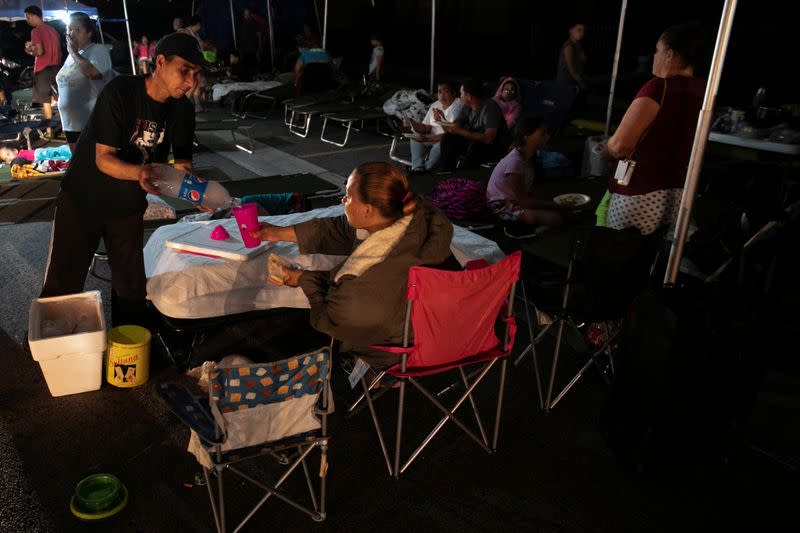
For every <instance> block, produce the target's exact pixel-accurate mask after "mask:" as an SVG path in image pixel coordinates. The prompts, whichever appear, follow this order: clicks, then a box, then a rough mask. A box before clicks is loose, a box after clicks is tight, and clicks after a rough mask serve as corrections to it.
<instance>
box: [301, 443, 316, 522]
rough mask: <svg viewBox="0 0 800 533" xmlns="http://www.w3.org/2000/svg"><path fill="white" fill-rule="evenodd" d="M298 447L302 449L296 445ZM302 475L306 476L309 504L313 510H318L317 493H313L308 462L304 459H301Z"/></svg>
mask: <svg viewBox="0 0 800 533" xmlns="http://www.w3.org/2000/svg"><path fill="white" fill-rule="evenodd" d="M298 449H302V448H301V447H300V446H298ZM302 462H303V475H304V476H305V478H306V486H308V495H309V497H310V498H311V505H312V506H313V507H314V511H316V512H319V504H318V503H317V495H316V494H315V493H314V484H313V483H312V482H311V475H309V473H308V464H307V463H306V460H305V459H303V461H302Z"/></svg>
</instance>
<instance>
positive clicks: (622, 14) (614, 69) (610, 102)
mask: <svg viewBox="0 0 800 533" xmlns="http://www.w3.org/2000/svg"><path fill="white" fill-rule="evenodd" d="M627 10H628V0H622V8H621V9H620V12H619V29H618V30H617V49H616V50H615V51H614V66H613V67H612V68H611V89H610V90H609V92H608V109H607V110H606V130H605V132H606V133H605V136H606V139H608V130H609V128H610V127H611V107H612V106H613V105H614V88H615V87H616V85H617V71H618V70H619V51H620V49H621V48H622V30H623V28H624V27H625V12H626V11H627Z"/></svg>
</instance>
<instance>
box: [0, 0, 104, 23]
mask: <svg viewBox="0 0 800 533" xmlns="http://www.w3.org/2000/svg"><path fill="white" fill-rule="evenodd" d="M30 5H38V6H40V7H41V8H42V16H43V18H44V19H45V20H54V19H58V20H62V21H66V20H67V17H68V16H69V15H68V12H71V11H82V12H83V13H86V14H87V15H89V16H90V17H93V18H94V17H97V8H96V7H91V6H87V5H84V4H81V3H80V2H78V1H77V0H0V20H5V21H9V22H11V21H14V20H25V13H24V11H25V8H26V7H28V6H30Z"/></svg>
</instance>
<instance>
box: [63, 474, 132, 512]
mask: <svg viewBox="0 0 800 533" xmlns="http://www.w3.org/2000/svg"><path fill="white" fill-rule="evenodd" d="M121 487H122V482H121V481H120V480H119V479H118V478H117V476H115V475H113V474H94V475H91V476H89V477H87V478H85V479H83V480H81V482H80V483H78V486H77V487H75V500H76V503H77V504H78V506H79V507H80V508H81V509H83V510H85V511H89V512H102V511H105V510H107V509H110V508H111V507H113V506H114V505H116V504H117V503H118V501H119V495H120V489H121Z"/></svg>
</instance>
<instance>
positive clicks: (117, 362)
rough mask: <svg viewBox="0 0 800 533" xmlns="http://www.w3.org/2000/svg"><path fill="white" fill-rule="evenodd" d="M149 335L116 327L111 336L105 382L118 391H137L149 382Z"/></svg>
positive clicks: (139, 329)
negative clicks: (137, 388)
mask: <svg viewBox="0 0 800 533" xmlns="http://www.w3.org/2000/svg"><path fill="white" fill-rule="evenodd" d="M150 338H151V335H150V331H149V330H148V329H147V328H143V327H141V326H133V325H130V326H117V327H116V328H113V329H112V330H111V331H109V332H108V351H107V352H106V354H107V356H106V381H108V382H109V383H110V384H111V385H114V386H115V387H126V388H129V387H138V386H139V385H143V384H145V383H147V380H148V379H149V378H150Z"/></svg>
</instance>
